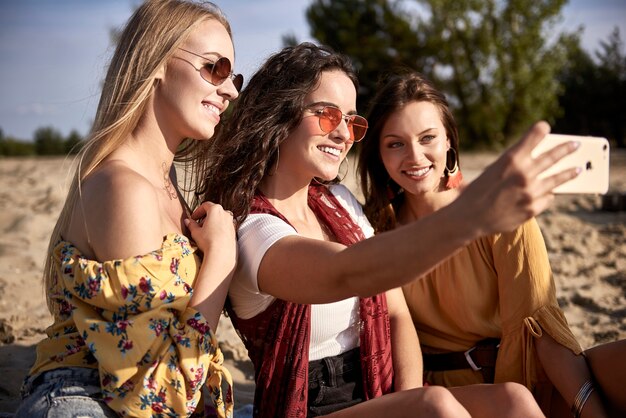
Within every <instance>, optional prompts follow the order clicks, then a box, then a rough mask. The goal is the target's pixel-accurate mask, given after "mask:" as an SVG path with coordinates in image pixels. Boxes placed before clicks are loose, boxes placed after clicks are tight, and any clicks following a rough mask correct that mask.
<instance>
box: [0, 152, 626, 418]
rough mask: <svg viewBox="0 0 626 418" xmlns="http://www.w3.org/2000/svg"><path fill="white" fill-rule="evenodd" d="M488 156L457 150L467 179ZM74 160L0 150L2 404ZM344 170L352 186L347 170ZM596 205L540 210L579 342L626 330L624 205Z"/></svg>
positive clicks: (17, 372)
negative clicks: (0, 154)
mask: <svg viewBox="0 0 626 418" xmlns="http://www.w3.org/2000/svg"><path fill="white" fill-rule="evenodd" d="M495 157H496V155H495V154H493V153H475V154H471V153H464V154H463V158H462V163H463V164H462V167H463V171H464V175H465V177H466V179H469V180H471V179H473V178H474V177H475V176H476V175H477V174H478V173H480V172H481V171H482V170H483V169H484V167H485V166H486V165H487V164H488V163H490V162H491V161H493V160H494V159H495ZM352 164H353V162H352ZM71 166H72V163H71V161H70V160H66V159H64V158H0V232H1V235H0V376H2V378H1V379H0V412H12V411H14V410H15V409H16V407H17V405H18V403H19V388H20V385H21V381H22V379H23V378H24V376H25V375H26V373H27V371H28V369H29V367H30V366H31V364H32V363H33V361H34V358H35V344H36V343H37V342H38V341H39V340H41V339H42V338H43V336H44V331H45V329H46V327H47V326H48V325H50V322H51V317H50V315H49V313H48V310H47V307H46V302H45V299H44V291H43V287H42V284H41V273H42V270H43V259H44V255H45V253H46V249H47V246H48V239H49V236H50V233H51V231H52V228H53V227H54V224H55V222H56V218H57V216H58V214H59V212H60V210H61V207H62V204H63V199H64V195H65V193H66V192H67V186H68V185H69V183H70V180H71V177H70V176H69V175H68V174H67V173H68V170H69V169H70V168H71ZM346 180H347V181H346V184H347V185H348V187H350V188H351V189H353V190H356V188H355V182H354V179H353V177H352V176H348V178H347V179H346ZM610 190H611V191H612V192H618V193H626V150H619V151H616V150H614V151H613V152H612V156H611V189H610ZM600 207H601V198H600V197H598V196H558V197H557V198H556V201H555V203H554V204H553V206H552V207H551V208H550V209H549V210H548V211H546V212H545V213H543V214H542V215H540V216H539V218H538V221H539V225H540V226H541V229H542V232H543V234H544V237H545V240H546V244H547V246H548V251H549V255H550V261H551V264H552V269H553V271H554V277H555V281H556V285H557V296H558V300H559V303H560V305H561V307H562V308H563V310H564V312H565V315H566V317H567V320H568V321H569V324H570V326H571V328H572V330H573V332H574V334H575V335H576V337H577V338H578V339H579V341H580V343H581V345H582V346H583V347H584V348H589V347H592V346H595V345H597V344H600V343H604V342H608V341H615V340H618V339H623V338H626V212H623V211H622V212H608V211H601V210H599V209H600ZM217 334H218V338H219V340H220V344H221V347H222V350H223V351H224V355H225V359H226V360H225V361H226V363H227V365H228V367H229V369H230V371H231V373H232V374H233V378H234V380H235V401H236V404H237V406H241V405H244V404H247V403H251V402H252V397H253V392H254V384H253V377H254V376H253V373H254V372H253V369H252V366H251V363H250V361H249V359H248V357H247V354H246V350H245V349H244V347H243V345H242V344H241V341H240V340H239V338H238V337H237V335H236V333H235V332H234V330H233V327H232V325H231V323H230V320H229V319H228V318H222V320H221V321H220V325H219V327H218V329H217Z"/></svg>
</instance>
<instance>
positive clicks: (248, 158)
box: [198, 43, 358, 223]
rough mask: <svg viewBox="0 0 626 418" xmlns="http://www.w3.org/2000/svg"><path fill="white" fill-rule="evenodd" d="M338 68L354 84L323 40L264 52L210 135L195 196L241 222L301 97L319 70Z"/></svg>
mask: <svg viewBox="0 0 626 418" xmlns="http://www.w3.org/2000/svg"><path fill="white" fill-rule="evenodd" d="M333 70H340V71H343V72H344V73H345V74H346V75H347V76H348V77H349V78H350V80H352V82H353V83H354V86H355V88H357V89H358V80H357V77H356V73H355V71H354V69H353V67H352V64H351V62H350V61H349V59H348V58H347V57H346V56H344V55H341V54H338V53H336V52H334V51H332V50H331V49H330V48H328V47H325V46H318V45H314V44H312V43H302V44H299V45H297V46H292V47H286V48H284V49H282V50H281V51H279V52H278V53H276V54H274V55H272V56H270V57H269V58H268V60H267V61H266V62H265V63H264V64H263V65H262V66H261V68H259V69H258V70H257V72H256V73H255V74H254V75H253V76H252V78H251V79H250V81H249V82H248V85H247V86H246V87H245V88H244V90H243V91H242V92H241V94H240V96H239V99H238V100H237V102H236V104H235V107H234V109H233V112H232V114H231V115H230V116H229V117H228V120H227V122H226V123H225V124H224V126H223V127H222V129H221V130H220V131H219V133H218V134H217V136H216V137H214V139H213V140H212V141H211V146H210V147H209V150H208V154H207V157H206V158H207V159H208V160H207V167H206V168H205V169H204V170H203V172H202V173H199V174H200V176H201V179H200V183H199V184H200V186H201V187H200V188H199V191H198V198H199V201H201V202H204V201H207V200H208V201H212V202H216V203H220V204H221V205H222V206H223V207H224V208H225V209H227V210H230V211H232V212H233V215H234V216H235V219H236V220H237V222H238V223H241V222H242V221H243V220H244V219H245V217H246V216H247V215H248V213H249V209H250V203H251V201H252V198H253V197H254V193H255V192H256V189H257V187H258V186H259V183H260V182H261V180H263V178H264V177H265V176H267V175H269V174H270V172H271V170H272V167H274V165H275V164H276V159H277V157H278V147H279V146H280V144H281V143H282V142H283V141H284V140H285V139H286V138H287V137H288V136H289V134H290V133H291V132H292V131H293V130H294V129H295V128H296V127H297V126H298V125H299V123H300V121H301V120H302V116H303V107H304V99H305V97H306V95H307V94H309V93H310V92H311V91H312V90H314V89H315V88H316V87H317V86H318V84H319V80H320V77H321V75H322V73H323V72H326V71H333Z"/></svg>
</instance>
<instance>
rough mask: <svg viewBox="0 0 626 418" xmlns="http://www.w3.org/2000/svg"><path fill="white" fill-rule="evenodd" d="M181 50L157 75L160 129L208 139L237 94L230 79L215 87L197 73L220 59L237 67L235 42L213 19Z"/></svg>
mask: <svg viewBox="0 0 626 418" xmlns="http://www.w3.org/2000/svg"><path fill="white" fill-rule="evenodd" d="M181 48H182V49H180V48H179V49H177V50H176V51H175V52H174V55H173V56H172V57H171V58H170V59H169V61H168V63H167V65H166V66H165V68H164V69H163V71H161V72H160V73H159V75H158V76H157V79H158V80H159V83H158V85H157V87H156V89H155V93H154V109H155V114H156V117H157V120H159V124H160V126H161V128H162V129H163V130H164V131H166V132H167V133H168V134H170V135H173V136H175V137H177V138H181V139H183V138H195V139H208V138H211V137H212V136H213V134H214V132H215V127H216V126H217V124H218V123H219V122H220V114H221V113H223V112H224V111H225V110H226V108H227V107H228V105H229V103H230V101H232V100H234V99H235V98H237V96H238V93H237V89H236V88H235V86H234V84H233V82H232V80H231V79H230V78H227V79H226V80H225V81H224V82H223V83H222V84H220V85H218V86H215V85H213V84H211V83H209V82H207V81H205V80H204V79H203V78H202V77H201V76H200V73H199V71H198V70H199V69H200V68H201V67H202V66H203V65H205V64H206V63H214V62H215V61H217V59H218V58H221V57H226V58H228V59H229V60H230V62H231V63H233V64H234V62H235V61H234V59H235V53H234V49H233V43H232V40H231V38H230V36H229V34H228V32H227V31H226V28H224V26H223V25H222V24H221V23H220V22H219V21H217V20H215V19H210V20H206V21H204V22H202V23H200V24H198V26H197V28H196V29H194V30H193V31H192V32H191V34H190V35H189V37H188V38H187V39H186V40H185V41H184V42H183V43H182V44H181ZM183 49H184V50H186V51H184V50H183ZM187 51H189V52H187ZM194 54H198V55H200V56H197V55H194Z"/></svg>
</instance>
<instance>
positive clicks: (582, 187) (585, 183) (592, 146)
mask: <svg viewBox="0 0 626 418" xmlns="http://www.w3.org/2000/svg"><path fill="white" fill-rule="evenodd" d="M568 141H578V142H580V147H579V148H578V149H577V150H576V151H574V152H573V153H571V154H570V155H568V156H566V157H564V158H563V159H561V160H560V161H558V162H557V163H556V164H555V165H553V166H552V167H550V168H549V169H547V170H546V171H544V172H543V173H542V174H541V175H540V176H539V177H540V178H543V177H546V176H550V175H552V174H556V173H558V172H560V171H563V170H566V169H568V168H573V167H580V168H581V169H582V172H581V173H580V174H579V175H578V177H576V178H574V179H572V180H570V181H568V182H566V183H563V184H561V185H560V186H558V187H557V188H555V189H554V190H553V192H554V193H568V194H574V193H584V194H605V193H606V192H607V191H608V190H609V148H610V147H609V141H607V139H606V138H600V137H594V136H578V135H559V134H548V135H546V137H545V138H544V139H543V140H542V141H541V142H540V143H539V145H537V146H536V147H535V149H533V151H532V153H531V156H532V157H533V158H534V157H536V156H538V155H540V154H542V153H544V152H545V151H548V150H549V149H551V148H554V147H555V146H557V145H559V144H562V143H563V142H568Z"/></svg>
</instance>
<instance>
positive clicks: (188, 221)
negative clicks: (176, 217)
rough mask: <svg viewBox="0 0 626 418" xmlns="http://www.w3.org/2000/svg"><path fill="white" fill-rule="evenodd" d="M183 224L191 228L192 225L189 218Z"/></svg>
mask: <svg viewBox="0 0 626 418" xmlns="http://www.w3.org/2000/svg"><path fill="white" fill-rule="evenodd" d="M183 222H184V224H185V226H189V224H190V223H191V221H190V220H189V218H185V219H183Z"/></svg>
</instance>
